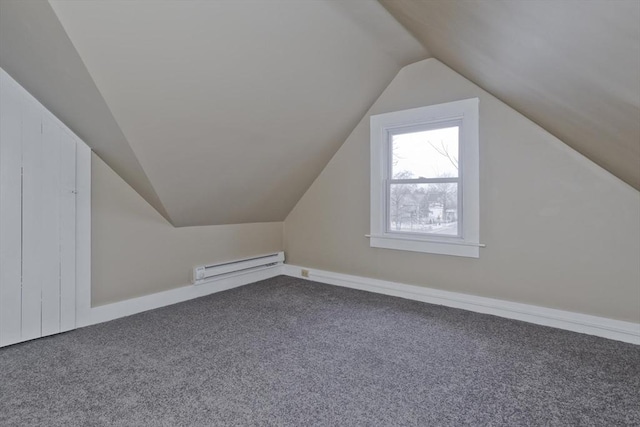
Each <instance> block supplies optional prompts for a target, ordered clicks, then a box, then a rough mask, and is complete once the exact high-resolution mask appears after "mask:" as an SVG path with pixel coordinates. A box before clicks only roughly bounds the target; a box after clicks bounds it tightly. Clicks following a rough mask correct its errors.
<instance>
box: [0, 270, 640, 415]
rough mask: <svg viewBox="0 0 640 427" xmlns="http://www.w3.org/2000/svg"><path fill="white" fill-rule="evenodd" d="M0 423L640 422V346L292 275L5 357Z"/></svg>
mask: <svg viewBox="0 0 640 427" xmlns="http://www.w3.org/2000/svg"><path fill="white" fill-rule="evenodd" d="M0 425H1V426H102V425H104V426H271V425H273V426H276V425H277V426H315V425H317V426H461V425H472V426H489V425H490V426H500V425H505V426H556V425H557V426H568V425H575V426H623V425H636V426H638V425H640V347H639V346H634V345H631V344H625V343H621V342H616V341H610V340H606V339H602V338H596V337H592V336H588V335H581V334H577V333H572V332H567V331H562V330H558V329H552V328H546V327H542V326H536V325H531V324H527V323H524V322H518V321H513V320H507V319H501V318H498V317H493V316H489V315H482V314H477V313H471V312H466V311H463V310H457V309H452V308H446V307H441V306H435V305H430V304H424V303H420V302H415V301H408V300H403V299H400V298H393V297H388V296H383V295H376V294H372V293H367V292H362V291H356V290H352V289H344V288H339V287H333V286H329V285H324V284H319V283H314V282H310V281H303V280H299V279H295V278H291V277H285V276H279V277H275V278H273V279H269V280H265V281H262V282H258V283H255V284H251V285H248V286H243V287H241V288H237V289H233V290H229V291H226V292H221V293H218V294H214V295H211V296H208V297H203V298H199V299H197V300H192V301H188V302H185V303H181V304H176V305H173V306H169V307H165V308H161V309H158V310H153V311H149V312H146V313H141V314H138V315H135V316H130V317H126V318H123V319H118V320H115V321H111V322H108V323H103V324H100V325H95V326H91V327H87V328H83V329H78V330H75V331H72V332H68V333H65V334H61V335H57V336H53V337H48V338H43V339H39V340H35V341H31V342H27V343H23V344H17V345H14V346H11V347H8V348H3V349H0Z"/></svg>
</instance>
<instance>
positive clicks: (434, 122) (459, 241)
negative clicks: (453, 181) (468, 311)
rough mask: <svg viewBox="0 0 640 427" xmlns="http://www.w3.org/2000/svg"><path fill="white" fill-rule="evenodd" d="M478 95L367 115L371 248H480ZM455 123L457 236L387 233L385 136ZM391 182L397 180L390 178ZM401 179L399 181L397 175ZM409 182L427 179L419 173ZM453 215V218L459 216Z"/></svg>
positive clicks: (461, 251)
mask: <svg viewBox="0 0 640 427" xmlns="http://www.w3.org/2000/svg"><path fill="white" fill-rule="evenodd" d="M479 103H480V101H479V99H478V98H470V99H463V100H459V101H453V102H447V103H444V104H437V105H429V106H425V107H419V108H412V109H408V110H401V111H393V112H389V113H383V114H377V115H372V116H371V117H370V132H371V134H370V148H371V150H370V155H371V177H370V179H371V182H370V187H371V188H370V193H371V194H370V221H371V223H370V230H371V231H370V239H369V245H370V246H371V247H374V248H384V249H395V250H403V251H414V252H426V253H435V254H442V255H453V256H460V257H470V258H479V257H480V250H479V248H480V247H481V246H482V245H480V243H479V242H480V207H479V206H480V196H479V193H480V184H479V182H480V167H479V164H480V154H479V135H480V133H479V112H478V109H479ZM452 121H455V122H457V123H458V125H459V126H460V135H459V158H460V170H459V176H458V178H457V183H458V191H459V199H458V208H459V211H458V213H459V217H460V218H461V223H460V227H461V229H460V232H461V235H460V236H455V237H453V236H451V237H447V236H436V235H429V234H420V233H415V234H413V235H408V234H406V233H398V232H392V231H390V230H388V227H389V197H390V195H389V194H390V193H389V191H390V190H389V185H390V184H389V183H390V182H391V181H392V179H391V178H392V177H391V176H390V174H391V166H390V164H391V159H390V157H391V147H390V144H391V140H390V138H391V136H392V135H394V134H398V133H406V132H414V131H418V130H426V129H434V128H440V127H445V126H450V125H451V122H452ZM396 181H397V180H396ZM401 181H402V180H401ZM412 181H421V182H430V181H432V180H430V179H426V178H421V179H416V180H412ZM460 218H459V219H460Z"/></svg>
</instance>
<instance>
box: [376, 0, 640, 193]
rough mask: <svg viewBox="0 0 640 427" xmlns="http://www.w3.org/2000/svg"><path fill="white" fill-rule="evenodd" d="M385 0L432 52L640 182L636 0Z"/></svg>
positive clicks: (639, 185) (639, 14)
mask: <svg viewBox="0 0 640 427" xmlns="http://www.w3.org/2000/svg"><path fill="white" fill-rule="evenodd" d="M380 1H381V3H382V4H383V5H384V6H385V7H386V8H387V9H388V10H389V11H390V12H391V13H392V14H393V15H394V16H395V17H396V18H397V19H398V21H399V22H401V23H402V24H403V25H404V26H405V27H406V28H408V29H409V30H410V31H411V32H412V33H413V34H414V35H415V36H416V37H417V38H418V40H420V41H421V42H422V43H423V45H424V46H426V48H427V49H428V50H429V52H430V53H431V54H432V55H433V56H434V57H435V58H437V59H439V60H440V61H442V62H444V63H445V64H447V65H448V66H449V67H451V68H453V69H454V70H456V71H457V72H458V73H460V74H462V75H464V76H465V77H467V78H468V79H469V80H471V81H473V82H474V83H476V84H477V85H479V86H481V87H482V88H483V89H485V90H487V91H488V92H490V93H492V94H493V95H495V96H496V97H498V98H500V99H501V100H503V101H504V102H506V103H507V104H509V105H510V106H511V107H513V108H515V109H516V110H518V111H520V112H521V113H523V114H524V115H525V116H527V117H528V118H530V119H531V120H533V121H534V122H536V123H538V124H539V125H541V126H542V127H543V128H545V129H546V130H547V131H549V132H551V133H552V134H554V135H555V136H556V137H558V138H559V139H561V140H562V141H563V142H565V143H567V144H568V145H570V146H572V147H573V148H574V149H576V150H577V151H579V152H581V153H582V154H584V155H585V156H587V157H589V158H590V159H591V160H593V161H594V162H596V163H598V164H600V165H601V166H602V167H604V168H605V169H607V170H609V171H610V172H612V173H613V174H614V175H617V176H618V177H619V178H621V179H622V180H624V181H626V182H627V183H629V184H630V185H632V186H634V187H635V188H636V189H640V1H638V0H610V1H607V0H590V1H585V0H562V1H558V0H537V1H524V0H521V1H515V0H506V1H505V0H485V1H445V0H433V1H423V0H380ZM540 173H544V171H543V170H541V171H540Z"/></svg>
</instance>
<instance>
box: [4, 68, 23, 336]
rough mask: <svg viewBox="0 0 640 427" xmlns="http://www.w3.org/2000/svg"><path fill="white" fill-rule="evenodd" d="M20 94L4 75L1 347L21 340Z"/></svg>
mask: <svg viewBox="0 0 640 427" xmlns="http://www.w3.org/2000/svg"><path fill="white" fill-rule="evenodd" d="M20 95H21V94H20V93H19V91H18V90H17V88H16V87H15V86H13V84H11V82H9V80H8V79H7V78H6V75H5V74H2V75H0V346H4V345H9V344H13V343H16V342H18V341H20V340H21V328H20V326H18V327H16V325H21V323H22V319H21V317H22V139H21V138H22V108H21V104H22V101H21V98H20Z"/></svg>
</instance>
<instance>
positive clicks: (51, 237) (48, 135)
mask: <svg viewBox="0 0 640 427" xmlns="http://www.w3.org/2000/svg"><path fill="white" fill-rule="evenodd" d="M42 125H43V126H42V157H43V160H44V161H43V162H42V178H43V183H42V204H43V206H44V210H43V212H42V214H43V215H42V240H41V244H42V335H43V336H46V335H51V334H55V333H58V332H60V301H61V298H60V255H59V253H60V194H61V185H60V174H61V170H60V140H61V139H62V135H63V132H62V129H60V127H59V126H57V125H56V124H55V123H54V122H53V120H51V119H50V118H45V119H44V120H43V123H42Z"/></svg>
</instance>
